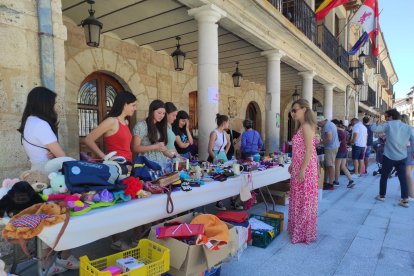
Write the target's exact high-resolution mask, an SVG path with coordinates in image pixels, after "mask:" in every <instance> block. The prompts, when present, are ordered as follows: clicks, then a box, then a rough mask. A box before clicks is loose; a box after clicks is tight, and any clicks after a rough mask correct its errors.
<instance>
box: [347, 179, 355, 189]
mask: <svg viewBox="0 0 414 276" xmlns="http://www.w3.org/2000/svg"><path fill="white" fill-rule="evenodd" d="M354 186H355V182H354V181H353V180H352V179H351V180H349V182H348V185H346V187H347V188H350V189H351V188H353V187H354Z"/></svg>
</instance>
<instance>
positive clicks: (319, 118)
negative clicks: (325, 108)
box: [316, 115, 326, 122]
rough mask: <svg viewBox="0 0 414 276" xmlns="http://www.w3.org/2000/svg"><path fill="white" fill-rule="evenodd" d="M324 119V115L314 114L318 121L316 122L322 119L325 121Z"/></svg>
mask: <svg viewBox="0 0 414 276" xmlns="http://www.w3.org/2000/svg"><path fill="white" fill-rule="evenodd" d="M325 120H326V118H325V116H323V115H318V116H316V121H318V122H323V121H325Z"/></svg>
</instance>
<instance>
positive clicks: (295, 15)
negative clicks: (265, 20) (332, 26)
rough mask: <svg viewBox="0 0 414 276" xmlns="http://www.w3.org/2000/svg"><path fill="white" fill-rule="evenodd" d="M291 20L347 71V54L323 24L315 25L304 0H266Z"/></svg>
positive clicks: (313, 17)
mask: <svg viewBox="0 0 414 276" xmlns="http://www.w3.org/2000/svg"><path fill="white" fill-rule="evenodd" d="M268 1H269V3H270V4H272V5H273V7H275V8H276V9H277V10H278V11H279V12H281V13H282V14H283V15H284V16H285V17H286V18H287V19H288V20H289V21H290V22H292V23H293V24H294V25H295V26H296V27H297V28H298V29H299V30H300V31H301V32H302V33H303V34H304V35H306V36H307V37H308V38H309V40H311V41H312V42H313V43H314V44H315V45H317V46H318V47H319V48H320V49H321V50H322V51H323V52H324V53H325V54H326V55H327V56H328V57H329V58H330V59H331V60H333V61H334V62H335V63H336V64H338V65H339V67H341V68H342V69H343V70H344V71H345V72H347V73H349V70H348V62H349V55H348V53H347V51H346V50H345V49H344V48H343V47H342V46H341V45H339V43H338V40H337V39H336V38H335V36H334V35H333V34H332V33H331V32H330V31H329V30H328V29H327V28H326V27H325V26H324V25H319V26H318V25H317V24H316V18H315V12H314V11H313V10H312V9H311V8H310V7H309V6H308V4H307V3H306V2H305V1H304V0H268Z"/></svg>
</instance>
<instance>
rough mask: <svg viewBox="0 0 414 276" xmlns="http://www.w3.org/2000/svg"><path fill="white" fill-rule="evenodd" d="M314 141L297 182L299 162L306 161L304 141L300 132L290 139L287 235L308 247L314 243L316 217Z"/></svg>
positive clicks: (316, 174) (316, 187) (316, 186)
mask: <svg viewBox="0 0 414 276" xmlns="http://www.w3.org/2000/svg"><path fill="white" fill-rule="evenodd" d="M315 144H316V140H315V139H314V141H313V149H312V157H311V160H310V162H309V165H308V167H307V168H306V170H305V180H304V181H302V182H298V181H297V180H296V176H297V174H298V173H299V170H300V166H301V164H302V160H303V159H304V157H305V141H304V136H303V130H302V128H300V129H299V130H298V132H297V133H296V134H295V135H294V136H293V138H292V171H291V178H290V195H289V219H288V229H287V232H288V233H289V234H290V235H291V241H292V243H299V242H304V243H311V242H312V241H314V240H316V223H317V217H318V167H317V157H316V150H315Z"/></svg>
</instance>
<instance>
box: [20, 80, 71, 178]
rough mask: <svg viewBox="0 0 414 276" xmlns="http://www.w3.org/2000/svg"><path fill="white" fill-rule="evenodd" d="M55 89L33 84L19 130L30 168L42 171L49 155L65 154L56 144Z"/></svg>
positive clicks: (52, 156) (58, 155) (59, 155)
mask: <svg viewBox="0 0 414 276" xmlns="http://www.w3.org/2000/svg"><path fill="white" fill-rule="evenodd" d="M58 124H59V123H58V118H57V112H56V93H55V92H53V91H51V90H49V89H47V88H45V87H35V88H33V89H32V91H30V93H29V95H27V103H26V107H25V109H24V112H23V116H22V120H21V124H20V127H19V129H18V131H19V132H20V133H21V139H22V144H23V147H24V150H25V152H26V154H27V156H28V157H29V160H30V163H31V164H32V170H39V171H44V165H45V164H46V162H47V161H49V159H53V158H55V157H62V156H65V152H64V151H63V149H62V147H61V146H60V145H59V142H58V139H57V136H58Z"/></svg>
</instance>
